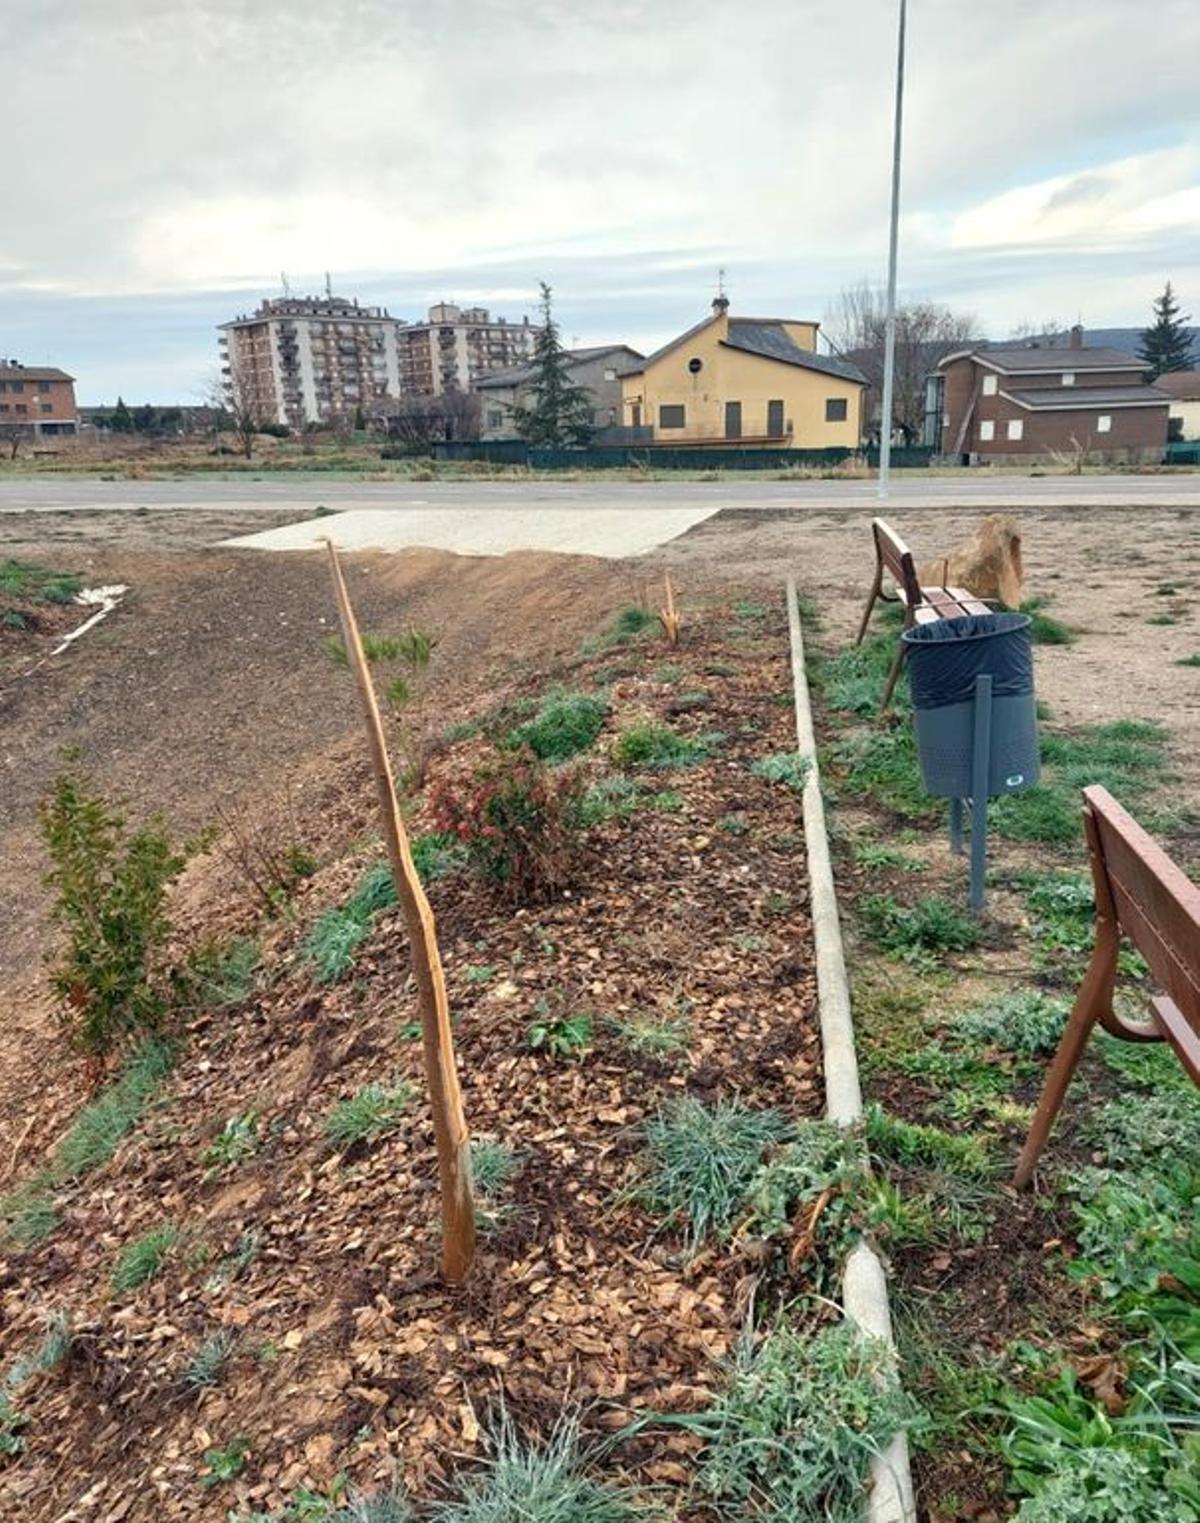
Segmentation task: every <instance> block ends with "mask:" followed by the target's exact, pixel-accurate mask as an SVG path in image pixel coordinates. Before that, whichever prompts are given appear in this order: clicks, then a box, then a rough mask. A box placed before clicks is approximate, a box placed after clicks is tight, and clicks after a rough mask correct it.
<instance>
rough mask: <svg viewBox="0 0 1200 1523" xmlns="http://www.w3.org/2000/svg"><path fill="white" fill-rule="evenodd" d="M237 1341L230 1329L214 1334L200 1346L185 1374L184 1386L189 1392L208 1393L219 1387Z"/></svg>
mask: <svg viewBox="0 0 1200 1523" xmlns="http://www.w3.org/2000/svg"><path fill="white" fill-rule="evenodd" d="M235 1342H236V1339H235V1337H234V1335H233V1333H231V1332H230V1331H229V1329H228V1328H222V1329H221V1330H220V1332H216V1333H212V1334H211V1335H210V1336H209V1337H207V1338H205V1339H204V1341H203V1342H202V1343H200V1344H199V1345H198V1347H197V1348H196V1351H195V1353H193V1355H192V1357H191V1358H190V1359H189V1360H188V1362H187V1368H186V1369H185V1370H184V1372H183V1385H184V1387H185V1388H186V1389H187V1390H189V1391H206V1390H208V1389H210V1387H212V1386H215V1385H218V1384H219V1383H220V1380H221V1376H222V1374H223V1373H224V1370H225V1366H226V1364H227V1363H228V1361H229V1356H230V1355H231V1354H232V1353H233V1349H234V1344H235Z"/></svg>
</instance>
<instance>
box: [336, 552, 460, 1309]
mask: <svg viewBox="0 0 1200 1523" xmlns="http://www.w3.org/2000/svg"><path fill="white" fill-rule="evenodd" d="M325 545H326V547H327V548H328V550H329V565H330V570H331V572H332V575H333V588H334V593H335V595H336V598H337V605H338V614H339V616H340V618H341V621H342V639H343V641H344V643H345V646H346V655H347V657H348V659H349V662H350V668H351V670H352V671H353V673H354V680H355V684H356V686H357V688H358V696H359V700H360V702H361V704H362V710H363V718H364V720H365V721H366V729H367V747H368V750H369V751H370V754H371V768H372V771H373V772H374V774H375V786H376V789H377V791H378V794H379V810H380V814H381V816H382V818H383V834H384V839H385V840H386V842H387V849H388V857H389V859H390V861H391V864H392V877H393V878H394V879H395V883H396V894H397V897H398V898H399V900H400V908H401V910H402V911H403V913H404V923H405V926H406V927H407V930H408V943H409V948H410V950H411V953H412V968H413V977H414V979H415V980H416V985H417V1006H418V1009H419V1011H420V1015H421V1036H422V1047H423V1050H424V1054H425V1077H426V1079H427V1081H428V1084H429V1099H430V1104H431V1106H432V1108H433V1130H434V1135H435V1136H436V1138H437V1153H438V1177H439V1181H440V1184H441V1192H442V1273H443V1274H444V1275H445V1276H446V1278H447V1279H448V1280H449V1281H451V1283H452V1284H455V1285H457V1284H460V1283H461V1282H462V1281H463V1280H465V1279H466V1277H467V1272H468V1270H469V1269H470V1267H471V1261H472V1260H473V1259H474V1257H475V1199H474V1189H473V1186H472V1181H471V1144H470V1139H469V1136H468V1133H467V1123H466V1118H465V1117H464V1115H463V1106H462V1094H461V1092H460V1090H459V1085H458V1069H457V1067H456V1066H455V1062H454V1038H453V1036H452V1034H451V1031H450V1009H449V1004H448V1002H447V999H446V980H445V978H444V977H443V974H442V959H441V954H440V953H439V951H438V944H437V931H436V927H435V926H434V920H433V911H432V910H431V909H430V908H429V900H428V899H427V898H426V895H425V889H424V886H423V885H422V883H421V879H420V877H419V876H418V874H417V869H416V866H415V865H414V863H413V859H412V852H411V850H410V849H409V844H408V832H407V831H406V830H405V828H404V821H403V819H402V818H401V816H400V806H399V804H398V802H397V799H396V787H395V783H394V781H393V778H392V768H391V763H390V761H389V760H388V754H387V745H386V743H385V741H384V738H383V724H382V722H381V720H380V717H379V704H378V702H377V700H376V697H375V686H374V684H373V683H372V681H371V673H370V670H369V668H368V666H367V658H366V656H365V655H364V654H363V648H362V640H361V639H360V638H359V633H358V624H357V621H356V620H355V617H354V610H353V609H352V608H351V606H350V597H349V594H348V593H347V591H346V582H345V579H344V578H343V576H342V568H341V565H340V563H339V561H338V555H337V551H336V549H335V548H334V546H333V542H332V541H331V540H328V539H327V540H326V541H325Z"/></svg>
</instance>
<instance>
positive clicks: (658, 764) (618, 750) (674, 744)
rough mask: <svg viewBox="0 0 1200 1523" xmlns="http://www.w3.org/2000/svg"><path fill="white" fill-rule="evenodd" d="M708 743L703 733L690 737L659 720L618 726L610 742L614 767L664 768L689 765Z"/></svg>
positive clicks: (705, 752)
mask: <svg viewBox="0 0 1200 1523" xmlns="http://www.w3.org/2000/svg"><path fill="white" fill-rule="evenodd" d="M710 750H711V743H710V742H709V741H708V740H706V739H705V738H704V737H703V736H700V737H697V738H695V739H691V738H689V737H687V736H684V735H680V734H678V733H677V732H676V731H675V730H671V729H669V728H668V727H667V726H666V725H660V724H650V723H643V724H636V725H632V726H631V727H630V728H629V729H628V730H622V732H621V734H620V735H618V736H617V739H616V743H615V744H614V746H613V753H612V754H613V761H614V762H616V764H617V766H618V767H634V768H638V767H646V768H653V769H656V770H661V771H666V770H669V769H673V768H677V767H690V766H693V765H694V764H695V763H696V762H699V761H703V760H704V758H705V757H706V756H707V755H708V754H709V751H710Z"/></svg>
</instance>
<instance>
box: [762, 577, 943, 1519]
mask: <svg viewBox="0 0 1200 1523" xmlns="http://www.w3.org/2000/svg"><path fill="white" fill-rule="evenodd" d="M787 610H788V634H789V637H790V642H791V656H792V690H793V693H794V695H795V702H796V748H797V750H798V751H799V754H800V755H801V757H803V759H804V760H805V761H806V762H807V763H808V776H807V777H806V778H805V781H804V795H803V805H804V842H805V850H806V853H807V857H808V884H809V896H810V907H811V913H812V923H813V938H814V941H815V943H816V961H817V1003H818V1007H819V1011H820V1022H821V1051H822V1054H823V1058H824V1066H825V1105H826V1113H827V1115H828V1117H829V1120H830V1121H833V1122H836V1123H837V1125H838V1126H853V1125H854V1124H855V1123H857V1122H859V1121H861V1120H862V1113H863V1104H862V1086H861V1084H860V1083H859V1078H858V1057H857V1055H856V1053H855V1050H854V1022H853V1018H852V1016H851V1012H850V983H849V980H848V978H847V977H846V959H845V954H844V952H843V949H842V928H841V922H840V920H839V918H838V907H837V894H836V892H835V889H834V885H833V865H832V863H831V861H830V856H829V836H828V834H827V832H826V829H825V805H824V802H823V800H822V798H821V774H820V770H819V768H818V766H817V742H816V735H815V733H814V731H813V722H812V703H811V701H810V698H809V692H808V674H807V672H806V670H805V665H804V634H803V631H802V629H801V625H800V602H799V599H798V597H797V595H796V582H795V578H794V577H788V580H787ZM842 1304H843V1306H844V1307H845V1310H846V1315H847V1316H848V1317H850V1318H851V1319H852V1320H853V1321H854V1322H856V1323H857V1324H858V1326H859V1327H860V1328H862V1330H863V1331H864V1332H865V1333H870V1334H873V1335H874V1336H875V1337H877V1338H884V1339H886V1340H887V1341H888V1343H892V1318H891V1312H890V1310H889V1308H888V1291H887V1277H886V1275H885V1274H884V1270H883V1265H882V1264H881V1263H880V1261H879V1257H878V1255H877V1254H876V1253H875V1251H874V1249H873V1248H871V1247H870V1246H869V1245H868V1244H867V1243H861V1242H860V1243H859V1244H858V1245H857V1247H855V1248H854V1249H853V1251H852V1252H851V1253H850V1255H849V1257H848V1258H847V1260H846V1269H845V1274H844V1276H843V1280H842ZM916 1516H917V1510H916V1503H915V1501H914V1498H913V1485H912V1471H911V1469H910V1466H909V1457H908V1440H907V1439H906V1437H905V1435H904V1434H903V1433H900V1434H897V1436H896V1437H895V1438H894V1439H893V1440H892V1442H891V1443H890V1444H889V1445H888V1447H887V1448H886V1449H885V1450H884V1452H883V1453H882V1454H881V1455H879V1456H878V1457H877V1458H876V1459H875V1460H874V1461H873V1462H872V1465H871V1493H870V1496H869V1498H868V1501H867V1523H915V1519H916Z"/></svg>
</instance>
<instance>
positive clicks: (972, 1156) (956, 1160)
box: [866, 1105, 992, 1179]
mask: <svg viewBox="0 0 1200 1523" xmlns="http://www.w3.org/2000/svg"><path fill="white" fill-rule="evenodd" d="M866 1137H867V1143H868V1145H869V1146H870V1149H871V1152H872V1153H873V1154H874V1155H875V1156H876V1157H877V1158H883V1159H887V1160H889V1161H890V1162H892V1163H899V1164H903V1165H904V1166H905V1167H907V1168H914V1167H923V1168H933V1169H940V1170H941V1171H942V1172H943V1173H946V1174H955V1175H958V1176H959V1177H960V1178H963V1179H983V1178H986V1177H987V1176H988V1175H989V1174H990V1173H991V1172H992V1166H991V1163H990V1162H989V1160H988V1155H987V1152H986V1150H985V1149H984V1147H983V1144H982V1143H981V1142H980V1141H979V1140H978V1138H975V1137H967V1136H959V1135H955V1134H954V1133H951V1132H944V1131H942V1130H941V1129H940V1128H939V1127H936V1126H922V1125H919V1124H917V1123H916V1122H912V1121H904V1120H902V1119H901V1118H900V1117H899V1116H892V1115H889V1114H888V1112H886V1111H885V1110H884V1109H883V1108H882V1107H881V1106H879V1105H871V1106H869V1107H868V1109H867V1115H866Z"/></svg>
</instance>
